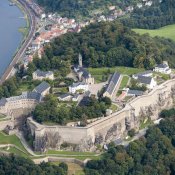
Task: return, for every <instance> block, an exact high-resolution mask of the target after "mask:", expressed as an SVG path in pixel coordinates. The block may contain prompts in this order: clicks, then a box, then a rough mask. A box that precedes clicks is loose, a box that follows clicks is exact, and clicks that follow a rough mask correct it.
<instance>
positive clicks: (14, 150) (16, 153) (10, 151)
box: [0, 147, 29, 158]
mask: <svg viewBox="0 0 175 175" xmlns="http://www.w3.org/2000/svg"><path fill="white" fill-rule="evenodd" d="M0 150H2V151H6V152H9V153H13V154H15V155H18V156H22V157H25V158H28V157H29V155H28V154H26V153H24V152H22V151H21V150H19V149H17V148H15V147H10V148H9V149H8V147H4V148H0Z"/></svg>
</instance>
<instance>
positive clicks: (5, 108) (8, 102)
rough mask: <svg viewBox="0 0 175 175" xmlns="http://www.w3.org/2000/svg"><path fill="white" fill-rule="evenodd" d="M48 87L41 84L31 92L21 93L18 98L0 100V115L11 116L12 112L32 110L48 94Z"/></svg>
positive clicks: (44, 83)
mask: <svg viewBox="0 0 175 175" xmlns="http://www.w3.org/2000/svg"><path fill="white" fill-rule="evenodd" d="M49 90H50V85H49V84H48V83H46V82H42V83H41V84H40V85H38V86H37V87H36V88H35V89H34V90H33V91H32V92H23V93H22V94H21V95H19V96H13V97H10V98H2V99H1V100H0V113H1V114H5V115H9V116H11V115H12V110H16V109H21V108H28V109H34V108H35V106H36V105H37V104H38V103H40V102H41V101H42V99H43V97H44V96H45V95H46V94H48V93H49Z"/></svg>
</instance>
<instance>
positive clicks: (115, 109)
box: [110, 104, 118, 112]
mask: <svg viewBox="0 0 175 175" xmlns="http://www.w3.org/2000/svg"><path fill="white" fill-rule="evenodd" d="M110 109H111V110H112V111H113V112H115V111H117V109H118V107H117V106H116V105H114V104H112V105H111V107H110Z"/></svg>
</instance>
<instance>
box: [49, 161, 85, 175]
mask: <svg viewBox="0 0 175 175" xmlns="http://www.w3.org/2000/svg"><path fill="white" fill-rule="evenodd" d="M50 164H51V165H56V166H58V165H59V164H60V162H59V161H56V162H50ZM66 164H67V165H68V175H72V174H75V175H84V172H83V168H82V167H81V166H80V165H78V164H76V163H69V162H66Z"/></svg>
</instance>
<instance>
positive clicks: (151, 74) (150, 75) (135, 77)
mask: <svg viewBox="0 0 175 175" xmlns="http://www.w3.org/2000/svg"><path fill="white" fill-rule="evenodd" d="M138 76H144V77H152V76H153V71H151V70H148V71H145V72H141V73H138V74H134V75H132V78H134V79H138Z"/></svg>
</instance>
